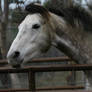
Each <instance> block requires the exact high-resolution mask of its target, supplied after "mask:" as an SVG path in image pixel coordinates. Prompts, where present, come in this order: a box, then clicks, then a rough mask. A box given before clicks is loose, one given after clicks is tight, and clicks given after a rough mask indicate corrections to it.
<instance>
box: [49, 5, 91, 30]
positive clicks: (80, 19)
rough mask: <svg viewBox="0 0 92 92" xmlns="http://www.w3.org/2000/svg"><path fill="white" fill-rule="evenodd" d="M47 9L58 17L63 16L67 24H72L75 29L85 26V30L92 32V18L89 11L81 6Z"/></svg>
mask: <svg viewBox="0 0 92 92" xmlns="http://www.w3.org/2000/svg"><path fill="white" fill-rule="evenodd" d="M47 9H48V10H49V11H50V12H52V13H54V14H56V15H58V16H61V17H62V18H63V19H64V20H65V21H66V22H67V23H69V24H71V25H72V26H73V27H76V21H77V25H79V26H80V24H81V26H83V28H84V30H87V31H91V30H92V16H91V14H90V13H89V12H88V11H87V9H85V8H83V7H82V6H81V5H78V4H76V5H73V4H72V5H70V6H67V7H63V6H61V7H60V8H56V7H52V6H51V7H50V5H49V7H47Z"/></svg>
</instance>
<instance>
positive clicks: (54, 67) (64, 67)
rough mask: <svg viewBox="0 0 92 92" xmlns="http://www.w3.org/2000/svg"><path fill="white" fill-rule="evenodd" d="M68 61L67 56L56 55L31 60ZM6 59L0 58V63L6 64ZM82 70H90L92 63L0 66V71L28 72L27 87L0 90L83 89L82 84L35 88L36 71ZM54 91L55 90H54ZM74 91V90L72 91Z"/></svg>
mask: <svg viewBox="0 0 92 92" xmlns="http://www.w3.org/2000/svg"><path fill="white" fill-rule="evenodd" d="M53 61H54V62H56V61H58V62H62V61H65V62H68V61H71V59H69V58H68V57H57V58H41V59H34V60H32V61H31V62H36V63H37V62H38V63H39V62H53ZM7 64H8V63H7V61H6V60H1V61H0V65H3V66H4V65H7ZM82 70H92V64H71V65H70V64H67V65H66V64H57V65H43V66H42V65H37V66H36V65H34V66H26V67H24V68H18V69H14V68H11V67H9V66H7V67H0V73H28V79H29V80H28V82H29V89H0V92H19V91H21V92H23V91H24V92H29V91H31V92H35V91H43V90H44V91H47V90H66V89H67V90H70V89H84V87H83V86H64V87H63V86H61V87H52V88H51V87H50V88H49V87H46V88H36V82H35V73H37V72H57V71H82ZM55 92H56V91H55ZM74 92H75V91H74ZM83 92H84V91H83Z"/></svg>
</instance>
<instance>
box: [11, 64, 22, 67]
mask: <svg viewBox="0 0 92 92" xmlns="http://www.w3.org/2000/svg"><path fill="white" fill-rule="evenodd" d="M12 67H13V68H21V64H17V65H12Z"/></svg>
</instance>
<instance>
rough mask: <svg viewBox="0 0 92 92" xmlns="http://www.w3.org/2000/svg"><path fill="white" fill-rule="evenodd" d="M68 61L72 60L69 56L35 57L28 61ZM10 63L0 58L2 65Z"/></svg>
mask: <svg viewBox="0 0 92 92" xmlns="http://www.w3.org/2000/svg"><path fill="white" fill-rule="evenodd" d="M56 61H60V62H67V61H71V59H70V58H68V57H54V58H38V59H33V60H31V61H28V63H37V62H56ZM6 64H8V62H7V60H0V65H6Z"/></svg>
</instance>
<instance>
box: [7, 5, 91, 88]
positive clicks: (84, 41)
mask: <svg viewBox="0 0 92 92" xmlns="http://www.w3.org/2000/svg"><path fill="white" fill-rule="evenodd" d="M26 11H28V12H29V14H28V15H27V16H26V18H25V19H24V20H23V21H22V23H21V24H20V25H19V27H18V28H19V32H18V34H17V36H16V38H15V40H14V41H13V43H12V45H11V47H10V50H9V52H8V55H7V58H8V62H9V63H10V64H11V65H12V66H14V67H19V66H21V65H23V64H25V63H26V62H27V61H29V60H31V59H32V58H34V57H35V56H37V55H40V54H43V53H46V52H47V51H48V50H49V48H50V47H51V46H54V47H56V48H58V49H59V50H60V51H62V52H64V53H65V54H66V55H67V56H69V57H71V58H72V59H73V60H74V61H75V62H76V63H78V64H91V63H92V31H91V30H92V27H91V26H92V16H91V14H90V13H89V12H88V11H87V10H86V9H83V7H77V6H69V7H68V8H62V10H61V11H57V10H56V13H55V12H54V13H52V12H53V10H51V9H50V11H52V12H50V11H48V10H47V9H46V8H44V7H43V6H41V5H38V4H29V5H27V6H26ZM54 11H55V10H54ZM84 72H85V74H86V75H87V78H88V82H89V83H90V85H89V88H92V71H84Z"/></svg>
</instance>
